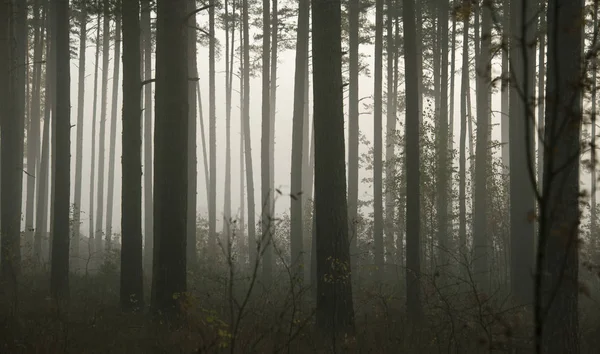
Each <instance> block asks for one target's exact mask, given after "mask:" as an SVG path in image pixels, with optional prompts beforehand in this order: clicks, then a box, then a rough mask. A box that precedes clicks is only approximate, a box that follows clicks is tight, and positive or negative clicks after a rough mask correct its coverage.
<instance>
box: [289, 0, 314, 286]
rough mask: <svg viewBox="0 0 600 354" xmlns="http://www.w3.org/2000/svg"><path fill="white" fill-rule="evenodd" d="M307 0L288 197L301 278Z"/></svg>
mask: <svg viewBox="0 0 600 354" xmlns="http://www.w3.org/2000/svg"><path fill="white" fill-rule="evenodd" d="M309 6H310V2H309V0H302V1H300V2H299V3H298V32H297V40H296V68H295V70H296V72H295V76H294V111H293V126H292V171H291V182H290V183H291V195H292V197H291V198H290V203H291V205H290V222H291V226H290V248H291V257H292V260H291V263H292V269H293V274H294V276H296V277H297V280H298V281H302V269H303V267H304V245H303V230H302V229H303V228H302V226H303V223H304V218H303V212H304V209H303V203H302V200H303V199H302V195H301V194H302V175H303V171H302V167H303V163H302V162H303V161H302V160H303V159H302V153H303V151H304V146H303V144H304V139H303V133H304V123H305V122H304V86H305V83H306V78H305V76H306V62H307V61H308V31H309V11H310V10H309Z"/></svg>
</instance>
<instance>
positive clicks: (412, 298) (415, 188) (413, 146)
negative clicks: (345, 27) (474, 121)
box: [403, 0, 423, 323]
mask: <svg viewBox="0 0 600 354" xmlns="http://www.w3.org/2000/svg"><path fill="white" fill-rule="evenodd" d="M414 13H415V8H414V2H413V0H405V2H404V16H403V23H404V63H405V64H404V70H405V81H404V84H405V86H406V132H405V141H406V150H405V153H406V171H405V173H406V295H407V297H406V307H407V309H408V315H409V320H410V321H412V322H413V323H418V322H419V321H420V320H421V317H422V316H423V310H422V308H421V285H420V272H421V259H420V258H421V252H420V251H419V248H420V235H419V228H420V218H419V210H420V196H419V188H420V186H419V154H420V152H419V125H420V122H419V111H418V109H419V106H418V97H417V94H418V85H419V82H418V72H417V40H416V25H415V19H414V16H413V14H414Z"/></svg>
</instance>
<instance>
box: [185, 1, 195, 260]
mask: <svg viewBox="0 0 600 354" xmlns="http://www.w3.org/2000/svg"><path fill="white" fill-rule="evenodd" d="M187 6H188V8H187V12H188V13H193V12H194V11H195V10H196V1H195V0H188V1H187ZM188 22H189V23H188V39H187V46H188V57H187V64H188V70H189V73H191V74H193V75H195V76H194V77H192V78H190V80H189V81H188V107H189V108H188V109H189V111H188V142H187V143H188V162H187V163H188V170H187V179H188V190H187V213H188V214H187V226H186V234H187V264H188V267H190V268H192V267H194V266H195V265H196V200H197V193H198V191H197V190H198V172H197V171H198V159H197V156H196V86H197V85H196V80H197V79H198V64H197V62H196V60H197V59H196V40H197V30H196V26H197V24H196V16H195V15H192V16H191V17H190V20H189V21H188Z"/></svg>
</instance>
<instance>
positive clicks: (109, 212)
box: [106, 0, 122, 249]
mask: <svg viewBox="0 0 600 354" xmlns="http://www.w3.org/2000/svg"><path fill="white" fill-rule="evenodd" d="M117 1H118V2H120V1H122V0H117ZM115 23H116V26H115V55H114V59H113V61H114V65H113V77H112V83H113V87H112V101H111V112H110V142H109V144H110V145H109V149H110V150H109V152H108V186H107V188H108V189H107V196H106V248H107V249H111V248H112V236H113V235H112V223H113V204H114V202H113V201H114V194H115V148H116V141H117V101H118V100H119V73H120V72H119V70H120V64H121V59H120V58H121V9H120V5H117V10H116V11H115Z"/></svg>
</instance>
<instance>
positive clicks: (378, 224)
mask: <svg viewBox="0 0 600 354" xmlns="http://www.w3.org/2000/svg"><path fill="white" fill-rule="evenodd" d="M382 72H383V0H376V1H375V80H374V81H375V88H374V92H373V131H374V137H373V153H374V156H373V203H374V204H373V243H374V253H375V266H376V267H377V269H378V271H377V274H379V276H381V274H382V273H383V186H382V184H383V175H382V174H383V161H382V159H383V158H382V153H383V138H382V135H383V127H382V124H383V123H382V120H383V119H382V109H383V107H382V105H383V104H382V94H383V79H382V77H383V75H382Z"/></svg>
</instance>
